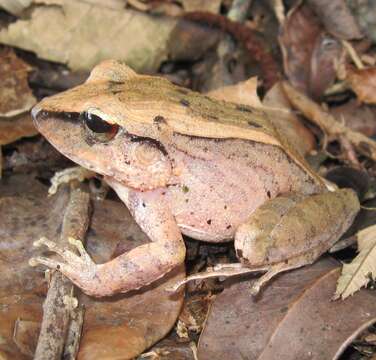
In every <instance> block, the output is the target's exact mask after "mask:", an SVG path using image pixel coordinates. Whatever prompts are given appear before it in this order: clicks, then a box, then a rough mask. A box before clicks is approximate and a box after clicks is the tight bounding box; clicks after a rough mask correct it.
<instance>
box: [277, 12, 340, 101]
mask: <svg viewBox="0 0 376 360" xmlns="http://www.w3.org/2000/svg"><path fill="white" fill-rule="evenodd" d="M279 43H280V46H281V49H282V54H283V66H284V70H285V73H286V75H287V76H288V78H289V80H290V82H291V83H292V84H293V85H294V87H296V88H298V89H299V90H300V91H303V92H304V93H306V94H308V95H310V96H312V97H313V98H319V97H320V96H321V95H322V94H323V93H324V91H325V90H326V89H327V88H328V87H329V86H330V85H331V84H332V83H333V82H334V80H335V77H336V71H335V67H334V63H335V60H336V59H337V58H339V56H340V54H341V52H342V47H341V44H340V43H339V42H338V41H337V40H336V39H334V38H332V37H330V36H329V35H327V34H326V33H325V32H324V30H323V29H322V26H321V24H320V21H319V20H318V19H317V18H316V16H315V14H314V13H313V12H312V10H310V8H309V7H308V6H307V5H299V6H296V7H295V8H293V9H292V10H290V12H289V13H288V15H287V17H286V21H285V22H284V24H283V26H282V28H281V35H280V37H279Z"/></svg>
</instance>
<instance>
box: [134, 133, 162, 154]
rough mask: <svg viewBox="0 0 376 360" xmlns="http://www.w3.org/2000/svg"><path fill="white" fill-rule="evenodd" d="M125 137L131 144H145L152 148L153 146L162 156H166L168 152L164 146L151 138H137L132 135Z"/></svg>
mask: <svg viewBox="0 0 376 360" xmlns="http://www.w3.org/2000/svg"><path fill="white" fill-rule="evenodd" d="M127 136H128V137H129V138H130V139H131V141H132V142H147V143H149V144H150V145H152V146H155V147H156V148H157V149H158V150H159V151H160V152H161V153H162V154H163V155H165V156H167V155H168V152H167V150H166V148H165V147H164V145H163V144H162V143H161V142H160V141H158V140H155V139H153V138H150V137H145V136H137V135H132V134H129V133H128V134H127Z"/></svg>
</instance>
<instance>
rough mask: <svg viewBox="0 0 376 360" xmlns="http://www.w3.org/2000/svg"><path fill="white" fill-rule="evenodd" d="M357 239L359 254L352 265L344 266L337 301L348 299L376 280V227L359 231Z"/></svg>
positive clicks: (338, 283)
mask: <svg viewBox="0 0 376 360" xmlns="http://www.w3.org/2000/svg"><path fill="white" fill-rule="evenodd" d="M357 238H358V251H359V254H358V256H357V257H356V258H355V259H354V260H353V261H352V262H351V263H350V264H344V265H343V268H342V273H341V276H340V277H339V279H338V281H337V289H336V293H335V296H334V298H335V299H338V298H342V299H346V298H347V297H348V296H350V295H352V294H354V293H355V292H356V291H358V290H359V289H360V288H361V287H363V286H366V285H367V284H368V282H369V281H370V280H371V279H373V280H375V279H376V225H372V226H369V227H367V228H366V229H364V230H362V231H359V232H358V234H357Z"/></svg>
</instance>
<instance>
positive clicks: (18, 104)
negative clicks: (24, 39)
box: [0, 49, 36, 118]
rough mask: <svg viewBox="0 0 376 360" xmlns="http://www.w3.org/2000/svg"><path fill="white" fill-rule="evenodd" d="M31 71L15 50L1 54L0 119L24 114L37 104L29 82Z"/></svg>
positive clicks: (3, 51) (4, 51)
mask: <svg viewBox="0 0 376 360" xmlns="http://www.w3.org/2000/svg"><path fill="white" fill-rule="evenodd" d="M31 70H32V68H31V66H30V65H28V64H26V63H25V62H24V61H23V60H21V59H19V58H18V57H17V56H16V54H15V53H14V51H13V50H10V49H4V50H2V51H1V52H0V117H7V118H9V117H12V116H15V115H19V114H22V113H24V112H26V111H29V110H30V109H31V108H32V106H33V105H34V104H35V103H36V99H35V97H34V96H33V94H32V92H31V90H30V88H29V85H28V82H27V76H28V73H29V72H30V71H31Z"/></svg>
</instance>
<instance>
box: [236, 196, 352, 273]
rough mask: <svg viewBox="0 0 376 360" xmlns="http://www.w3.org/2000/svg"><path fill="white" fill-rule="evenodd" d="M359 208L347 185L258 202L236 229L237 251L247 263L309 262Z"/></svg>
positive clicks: (349, 221)
mask: <svg viewBox="0 0 376 360" xmlns="http://www.w3.org/2000/svg"><path fill="white" fill-rule="evenodd" d="M358 211H359V201H358V198H357V196H356V194H355V193H354V191H352V190H350V189H342V190H337V191H334V192H326V193H322V194H318V195H311V196H304V195H301V194H287V195H284V196H280V197H278V198H275V199H272V200H269V201H267V202H266V203H265V204H263V205H262V206H260V207H259V208H258V209H257V210H256V211H255V212H254V213H253V214H252V215H251V216H250V218H249V219H248V221H247V222H246V223H245V224H242V225H241V226H240V227H239V228H238V229H237V232H236V234H235V248H236V252H237V255H238V257H239V258H240V259H241V260H242V261H243V262H244V263H246V264H248V265H249V266H261V265H266V264H278V263H282V262H283V263H284V264H285V265H286V266H285V267H286V268H291V267H292V266H293V265H294V266H293V267H298V266H302V265H305V264H309V263H312V262H313V261H315V260H316V259H317V258H318V257H319V256H320V255H321V254H322V253H324V252H325V251H327V250H328V249H329V248H330V247H331V246H332V245H333V244H334V243H335V242H336V241H337V240H338V238H339V237H340V236H341V235H342V234H343V233H344V232H345V231H346V230H347V229H348V227H349V226H350V225H351V223H352V221H353V219H354V217H355V215H356V214H357V212H358ZM294 258H295V259H294ZM279 271H283V270H279Z"/></svg>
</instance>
